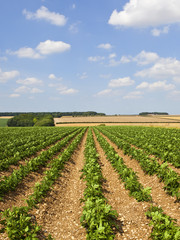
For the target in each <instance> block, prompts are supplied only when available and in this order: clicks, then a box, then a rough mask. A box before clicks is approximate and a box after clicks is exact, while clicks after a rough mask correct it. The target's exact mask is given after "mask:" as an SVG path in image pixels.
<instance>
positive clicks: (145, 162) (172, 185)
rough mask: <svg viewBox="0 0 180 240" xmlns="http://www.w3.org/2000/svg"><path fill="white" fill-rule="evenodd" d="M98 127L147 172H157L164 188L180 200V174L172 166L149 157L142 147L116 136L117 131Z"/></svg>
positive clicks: (150, 173)
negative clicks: (136, 146) (139, 147)
mask: <svg viewBox="0 0 180 240" xmlns="http://www.w3.org/2000/svg"><path fill="white" fill-rule="evenodd" d="M98 129H99V130H100V131H101V132H102V133H103V134H104V135H105V136H107V137H108V138H109V139H110V140H111V141H112V142H114V143H115V144H116V145H117V146H118V148H120V149H122V150H123V151H124V154H125V155H129V156H131V158H134V159H136V160H137V161H138V162H139V164H140V166H141V168H142V169H143V171H144V172H145V173H146V174H149V175H154V174H156V175H157V177H158V178H159V179H160V181H163V183H164V190H165V191H166V192H167V193H168V194H169V195H171V196H175V197H176V198H177V201H179V199H180V176H179V175H178V173H176V172H175V171H173V170H172V168H170V167H168V165H167V163H163V164H162V165H160V164H159V163H158V161H157V160H156V159H155V158H151V157H149V155H147V154H146V153H145V152H144V151H143V150H142V149H136V148H135V147H132V146H131V144H129V143H127V142H126V141H124V140H123V139H121V138H119V137H118V136H116V134H115V133H113V134H112V133H111V130H110V129H109V128H108V131H107V130H106V128H102V127H101V128H99V127H98Z"/></svg>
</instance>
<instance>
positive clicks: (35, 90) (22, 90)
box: [14, 86, 44, 94]
mask: <svg viewBox="0 0 180 240" xmlns="http://www.w3.org/2000/svg"><path fill="white" fill-rule="evenodd" d="M14 92H15V93H19V94H20V93H21V94H25V93H42V92H44V91H43V90H41V89H39V88H31V87H27V86H21V87H18V88H16V89H15V90H14Z"/></svg>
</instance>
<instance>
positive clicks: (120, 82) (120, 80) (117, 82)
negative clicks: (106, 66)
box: [108, 77, 134, 88]
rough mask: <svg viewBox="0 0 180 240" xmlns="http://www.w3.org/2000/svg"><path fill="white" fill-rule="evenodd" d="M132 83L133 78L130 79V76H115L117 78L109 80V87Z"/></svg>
mask: <svg viewBox="0 0 180 240" xmlns="http://www.w3.org/2000/svg"><path fill="white" fill-rule="evenodd" d="M133 84H134V80H132V79H131V78H130V77H125V78H117V79H112V80H110V82H109V85H108V86H109V87H112V88H116V87H125V86H130V85H133Z"/></svg>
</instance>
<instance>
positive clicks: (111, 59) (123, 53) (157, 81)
mask: <svg viewBox="0 0 180 240" xmlns="http://www.w3.org/2000/svg"><path fill="white" fill-rule="evenodd" d="M179 9H180V1H179V0H158V1H157V0H152V1H149V0H121V1H120V0H98V1H97V0H91V1H88V0H78V1H77V0H74V1H71V0H68V1H67V0H26V1H24V0H17V1H13V0H6V1H3V0H2V1H1V7H0V30H1V36H0V112H5V111H6V112H10V111H13V112H15V111H20V112H23V111H26V112H28V111H34V112H36V111H60V112H63V111H97V112H104V113H106V114H138V113H139V112H142V111H161V112H168V113H170V114H180V107H179V105H180V44H179V42H180V11H179Z"/></svg>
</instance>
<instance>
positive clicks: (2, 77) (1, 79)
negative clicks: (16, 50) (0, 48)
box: [0, 69, 20, 83]
mask: <svg viewBox="0 0 180 240" xmlns="http://www.w3.org/2000/svg"><path fill="white" fill-rule="evenodd" d="M19 74H20V73H19V72H18V71H16V70H13V71H10V72H2V70H1V69H0V83H5V82H7V81H8V80H10V79H13V78H15V77H17V76H19Z"/></svg>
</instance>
